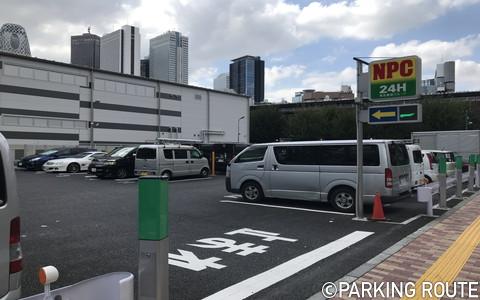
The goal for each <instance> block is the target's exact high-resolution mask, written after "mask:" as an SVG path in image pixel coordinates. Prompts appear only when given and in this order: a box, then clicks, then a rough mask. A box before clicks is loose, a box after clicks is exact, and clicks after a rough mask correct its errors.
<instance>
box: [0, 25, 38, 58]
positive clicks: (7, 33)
mask: <svg viewBox="0 0 480 300" xmlns="http://www.w3.org/2000/svg"><path fill="white" fill-rule="evenodd" d="M0 50H1V51H4V52H10V53H14V54H19V55H25V56H32V54H31V53H30V45H29V44H28V38H27V32H26V31H25V29H24V28H23V27H22V26H20V25H17V24H11V23H5V24H3V26H2V28H0Z"/></svg>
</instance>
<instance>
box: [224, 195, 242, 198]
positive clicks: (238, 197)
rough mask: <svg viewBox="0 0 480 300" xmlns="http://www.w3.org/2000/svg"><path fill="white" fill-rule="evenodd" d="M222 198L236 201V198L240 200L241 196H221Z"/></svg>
mask: <svg viewBox="0 0 480 300" xmlns="http://www.w3.org/2000/svg"><path fill="white" fill-rule="evenodd" d="M223 198H232V199H238V198H242V196H241V195H227V196H223Z"/></svg>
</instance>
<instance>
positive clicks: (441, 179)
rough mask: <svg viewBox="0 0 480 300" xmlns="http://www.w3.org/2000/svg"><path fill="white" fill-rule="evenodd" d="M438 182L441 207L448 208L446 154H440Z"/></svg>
mask: <svg viewBox="0 0 480 300" xmlns="http://www.w3.org/2000/svg"><path fill="white" fill-rule="evenodd" d="M438 184H439V186H438V191H439V193H440V208H447V160H446V158H445V155H440V157H439V160H438Z"/></svg>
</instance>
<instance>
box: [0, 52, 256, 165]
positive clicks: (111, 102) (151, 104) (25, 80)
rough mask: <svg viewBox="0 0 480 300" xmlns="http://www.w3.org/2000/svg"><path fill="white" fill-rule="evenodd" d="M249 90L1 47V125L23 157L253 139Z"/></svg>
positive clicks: (14, 147) (12, 147)
mask: <svg viewBox="0 0 480 300" xmlns="http://www.w3.org/2000/svg"><path fill="white" fill-rule="evenodd" d="M249 115H250V114H249V101H248V98H247V97H245V96H241V95H237V94H231V93H227V92H221V91H216V90H211V89H206V88H201V87H194V86H189V85H183V84H176V83H171V82H164V81H159V80H153V79H147V78H142V77H137V76H131V75H125V74H119V73H114V72H109V71H104V70H97V69H93V70H92V69H89V68H85V67H81V66H76V65H71V64H66V63H59V62H54V61H49V60H43V59H38V58H32V57H25V56H19V55H14V54H10V53H3V52H0V126H1V129H0V132H1V133H2V134H3V135H4V136H5V137H6V138H7V140H8V141H9V144H10V147H11V149H12V151H13V152H14V153H12V154H15V158H16V159H18V158H19V157H21V156H23V155H28V154H33V153H35V152H37V151H38V150H40V149H46V148H51V147H59V146H76V145H84V146H93V147H95V148H99V149H109V148H112V147H114V146H123V145H131V144H142V143H148V142H153V141H156V140H158V139H163V140H166V141H179V142H181V141H183V142H185V141H187V142H191V143H195V144H228V143H238V142H239V143H248V142H249V119H250V118H249Z"/></svg>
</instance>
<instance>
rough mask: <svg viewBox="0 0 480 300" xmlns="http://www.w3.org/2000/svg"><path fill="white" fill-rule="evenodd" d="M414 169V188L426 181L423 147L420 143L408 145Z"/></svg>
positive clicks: (409, 156)
mask: <svg viewBox="0 0 480 300" xmlns="http://www.w3.org/2000/svg"><path fill="white" fill-rule="evenodd" d="M406 146H407V151H408V158H409V159H410V168H411V171H412V188H413V187H417V186H419V185H423V184H424V183H425V175H424V174H423V172H424V164H423V157H422V148H420V146H419V145H406Z"/></svg>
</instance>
